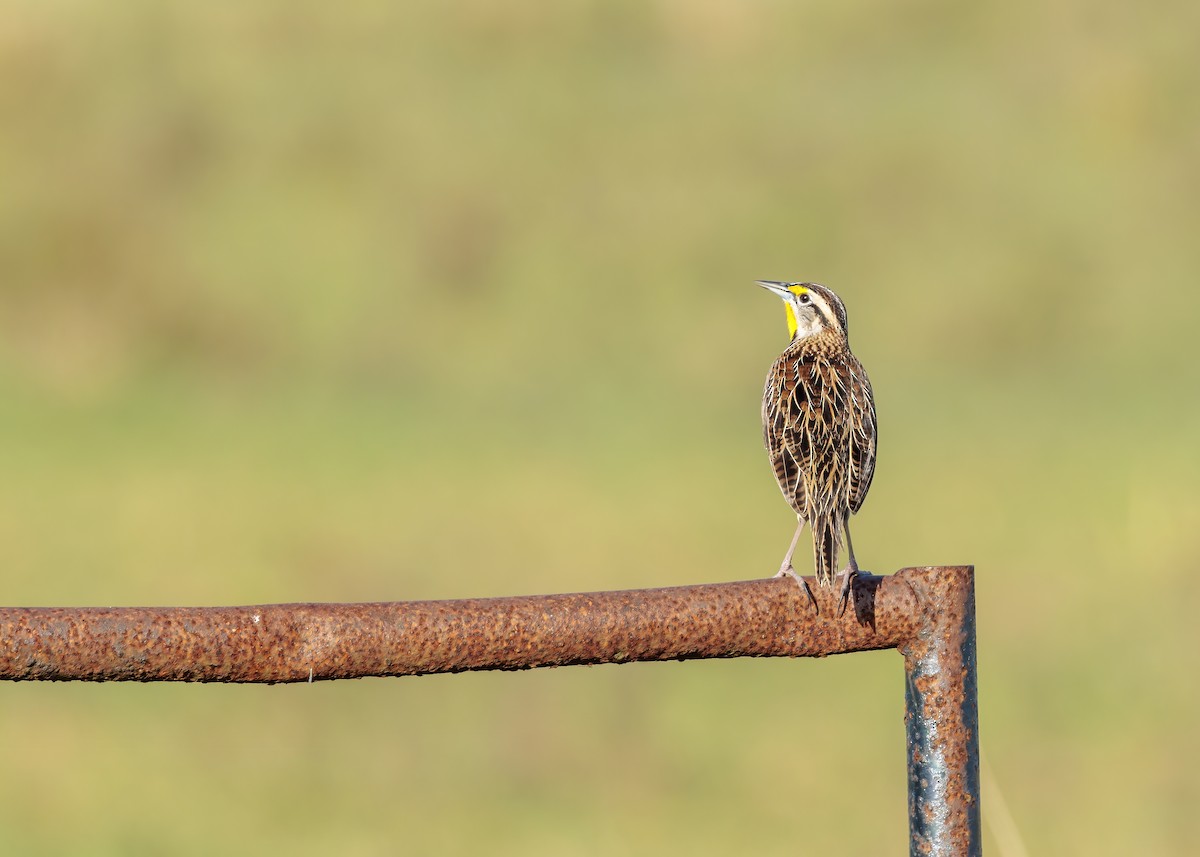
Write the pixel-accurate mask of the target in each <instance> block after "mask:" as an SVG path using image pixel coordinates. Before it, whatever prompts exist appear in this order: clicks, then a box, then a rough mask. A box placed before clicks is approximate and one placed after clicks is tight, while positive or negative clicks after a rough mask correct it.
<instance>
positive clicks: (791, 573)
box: [775, 563, 821, 613]
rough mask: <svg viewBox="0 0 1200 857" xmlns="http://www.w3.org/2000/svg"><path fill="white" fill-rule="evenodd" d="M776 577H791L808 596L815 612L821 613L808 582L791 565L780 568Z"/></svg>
mask: <svg viewBox="0 0 1200 857" xmlns="http://www.w3.org/2000/svg"><path fill="white" fill-rule="evenodd" d="M775 576H776V577H790V578H791V579H792V580H794V581H796V583H797V584H799V586H800V589H801V590H803V592H804V594H805V595H807V596H808V600H809V601H810V602H811V603H812V608H813V612H816V613H819V612H821V611H820V610H819V609H818V608H817V599H816V596H815V595H813V591H812V589H811V588H809V585H808V581H807V580H805V579H804V578H803V577H801V576H800V575H798V574H796V569H794V568H792V565H791V563H788V564H787V565H785V566H783V567H782V568H780V569H779V571H777V572H776V573H775Z"/></svg>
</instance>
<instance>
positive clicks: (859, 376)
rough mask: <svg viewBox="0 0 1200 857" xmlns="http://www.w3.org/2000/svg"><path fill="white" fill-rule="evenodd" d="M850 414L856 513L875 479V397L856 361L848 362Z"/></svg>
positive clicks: (852, 508) (853, 507)
mask: <svg viewBox="0 0 1200 857" xmlns="http://www.w3.org/2000/svg"><path fill="white" fill-rule="evenodd" d="M847 393H848V395H849V397H850V402H849V405H850V412H851V414H852V416H853V422H852V423H851V425H852V429H851V432H850V511H851V512H857V511H858V510H859V509H860V508H862V504H863V500H865V499H867V491H868V490H870V488H871V479H872V477H874V476H875V443H876V432H877V426H876V422H875V396H874V394H873V393H872V392H871V381H870V379H868V378H867V372H866V370H865V369H863V366H862V364H861V363H859V362H858V360H857V359H856V358H853V357H851V358H850V384H849V389H848V390H847Z"/></svg>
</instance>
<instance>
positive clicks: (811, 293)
mask: <svg viewBox="0 0 1200 857" xmlns="http://www.w3.org/2000/svg"><path fill="white" fill-rule="evenodd" d="M758 284H759V285H760V286H762V287H763V288H764V289H766V290H767V291H769V292H773V293H775V294H777V295H779V297H781V298H782V299H783V308H784V309H785V310H786V311H787V323H788V333H789V334H790V335H791V337H792V340H793V341H794V340H797V339H810V338H812V337H814V336H822V335H833V336H836V337H838V338H840V339H843V340H844V339H845V338H846V334H847V324H846V305H845V304H843V303H842V299H841V298H839V297H838V296H837V295H835V294H834V293H833V292H832V291H830V290H829V289H827V288H825V287H824V286H822V285H820V284H819V283H780V282H776V281H775V280H758Z"/></svg>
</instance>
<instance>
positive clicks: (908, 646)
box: [0, 566, 980, 857]
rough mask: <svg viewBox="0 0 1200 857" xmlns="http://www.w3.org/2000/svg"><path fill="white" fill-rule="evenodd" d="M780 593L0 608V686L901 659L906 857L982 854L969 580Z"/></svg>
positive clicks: (785, 588) (908, 578) (760, 585)
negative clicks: (893, 655)
mask: <svg viewBox="0 0 1200 857" xmlns="http://www.w3.org/2000/svg"><path fill="white" fill-rule="evenodd" d="M809 586H810V588H811V589H812V590H813V592H815V593H816V597H817V599H818V602H819V610H818V611H817V612H814V611H813V610H812V608H811V607H810V605H809V603H808V600H807V597H806V596H804V595H803V594H802V593H801V590H800V588H799V587H798V586H796V584H795V582H793V581H791V580H788V579H786V578H782V579H767V580H751V581H742V582H737V583H718V584H708V585H700V586H681V587H674V588H669V589H643V590H630V591H623V592H593V593H583V594H574V595H546V596H540V597H516V598H489V599H466V600H461V601H412V602H398V603H382V604H275V605H264V606H260V607H160V608H134V607H130V608H121V607H110V608H98V607H97V608H58V607H47V608H0V680H13V681H20V680H43V681H73V680H75V681H212V682H263V683H275V682H298V681H312V680H314V679H336V678H363V677H366V676H402V675H425V674H429V673H443V672H462V671H464V670H491V669H501V670H505V669H507V670H514V669H529V668H531V667H548V666H567V665H570V664H602V663H626V662H631V661H662V660H686V659H692V658H736V657H824V656H826V655H836V654H843V653H847V652H858V651H868V650H872V649H887V648H898V649H900V651H901V652H902V653H903V654H904V659H905V671H906V675H907V679H908V681H907V684H906V687H907V690H906V694H905V698H906V722H907V731H908V743H909V752H908V772H909V820H910V833H911V853H912V854H932V855H956V857H957V855H978V854H979V853H980V838H979V733H978V710H977V702H976V679H975V615H974V613H975V603H974V571H973V569H972V568H970V567H969V566H962V567H945V568H929V567H926V568H906V569H902V570H900V571H898V572H896V573H895V574H893V575H891V576H888V577H865V578H863V579H862V580H861V581H860V583H859V584H858V585H857V586H856V587H855V597H854V603H853V609H851V610H847V611H846V613H845V615H844V616H841V617H838V616H837V611H836V604H835V598H834V593H833V592H832V591H831V589H830V588H828V587H819V586H816V583H815V581H813V580H812V579H811V578H810V579H809Z"/></svg>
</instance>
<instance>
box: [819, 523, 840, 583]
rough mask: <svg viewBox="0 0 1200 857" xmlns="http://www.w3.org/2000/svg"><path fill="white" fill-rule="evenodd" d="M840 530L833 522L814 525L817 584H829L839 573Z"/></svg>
mask: <svg viewBox="0 0 1200 857" xmlns="http://www.w3.org/2000/svg"><path fill="white" fill-rule="evenodd" d="M839 541H840V540H839V539H838V529H837V525H836V524H835V523H834V522H833V521H818V522H814V524H813V568H814V569H815V571H816V574H817V582H818V583H821V584H829V583H831V582H832V581H833V575H834V573H835V572H836V571H837V558H838V545H839Z"/></svg>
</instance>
